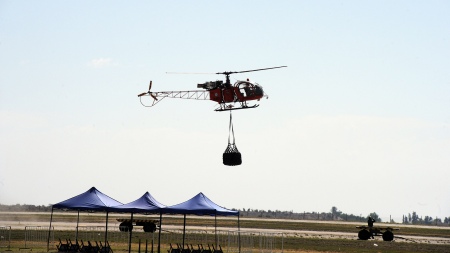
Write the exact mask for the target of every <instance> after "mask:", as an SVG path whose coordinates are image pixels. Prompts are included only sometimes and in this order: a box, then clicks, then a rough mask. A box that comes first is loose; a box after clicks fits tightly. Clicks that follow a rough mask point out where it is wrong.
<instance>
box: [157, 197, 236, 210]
mask: <svg viewBox="0 0 450 253" xmlns="http://www.w3.org/2000/svg"><path fill="white" fill-rule="evenodd" d="M163 212H165V213H174V214H197V215H239V211H233V210H229V209H226V208H224V207H221V206H219V205H217V204H216V203H214V202H213V201H211V200H210V199H209V198H208V197H206V196H205V195H204V194H203V193H201V192H200V193H199V194H197V195H195V196H194V197H193V198H191V199H189V200H187V201H185V202H183V203H180V204H178V205H173V206H168V207H166V208H164V210H163Z"/></svg>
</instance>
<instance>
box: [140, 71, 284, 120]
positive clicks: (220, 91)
mask: <svg viewBox="0 0 450 253" xmlns="http://www.w3.org/2000/svg"><path fill="white" fill-rule="evenodd" d="M285 67H287V66H278V67H271V68H263V69H253V70H245V71H226V72H217V73H211V74H217V75H225V82H223V81H220V80H218V81H209V82H205V83H200V84H197V88H202V89H203V90H191V91H156V92H154V91H151V89H152V81H150V84H149V87H148V91H147V92H143V93H141V94H139V95H138V97H139V99H140V102H141V104H142V105H143V106H145V107H152V106H154V105H156V104H157V103H159V102H160V101H161V100H163V99H164V98H182V99H195V100H212V101H214V102H217V103H218V105H219V106H218V108H216V109H215V111H231V110H238V109H250V108H256V107H258V106H259V105H258V104H253V105H249V104H247V101H253V100H257V101H259V100H260V99H261V98H263V97H266V98H268V96H267V94H266V93H264V90H263V88H262V86H261V85H259V84H257V83H255V82H250V80H249V79H247V80H246V81H240V80H238V81H236V82H235V83H234V84H233V85H232V84H231V82H230V75H232V74H238V73H247V72H254V71H261V70H269V69H277V68H285ZM169 73H172V72H168V74H169ZM176 74H180V73H176ZM145 97H150V98H151V100H150V102H148V101H149V100H148V99H146V98H145ZM236 104H237V105H236Z"/></svg>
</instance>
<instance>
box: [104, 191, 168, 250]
mask: <svg viewBox="0 0 450 253" xmlns="http://www.w3.org/2000/svg"><path fill="white" fill-rule="evenodd" d="M164 207H166V206H165V205H163V204H161V203H160V202H158V201H157V200H156V199H155V198H153V196H152V195H150V193H148V192H146V193H145V194H144V195H142V197H140V198H138V199H136V200H135V201H132V202H130V203H127V204H124V205H120V206H115V207H113V208H112V209H113V210H114V211H115V212H126V213H131V221H132V220H133V214H135V213H147V214H150V213H158V214H159V239H158V241H159V240H160V239H161V220H162V210H163V208H164ZM132 231H133V230H132V229H130V237H129V239H128V252H131V236H132ZM159 246H160V245H159V244H158V252H159V251H160V248H159Z"/></svg>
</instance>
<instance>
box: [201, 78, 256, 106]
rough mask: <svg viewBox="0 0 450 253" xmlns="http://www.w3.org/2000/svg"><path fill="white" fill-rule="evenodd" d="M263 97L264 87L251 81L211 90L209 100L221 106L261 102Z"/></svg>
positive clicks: (238, 82)
mask: <svg viewBox="0 0 450 253" xmlns="http://www.w3.org/2000/svg"><path fill="white" fill-rule="evenodd" d="M263 96H264V91H263V89H262V87H261V86H260V85H258V84H256V83H251V82H249V81H237V82H236V83H235V84H234V85H233V86H229V87H226V86H225V87H218V88H214V89H210V90H209V99H210V100H212V101H215V102H217V103H219V104H221V103H234V102H245V101H250V100H260V99H261V98H262V97H263Z"/></svg>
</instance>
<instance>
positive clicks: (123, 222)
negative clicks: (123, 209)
mask: <svg viewBox="0 0 450 253" xmlns="http://www.w3.org/2000/svg"><path fill="white" fill-rule="evenodd" d="M117 221H118V222H120V225H119V230H120V231H121V232H128V231H132V230H133V227H134V226H142V229H143V230H144V232H150V233H153V232H155V231H156V227H157V224H158V223H159V221H157V220H149V219H117Z"/></svg>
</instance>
